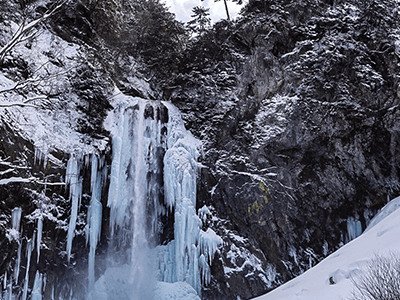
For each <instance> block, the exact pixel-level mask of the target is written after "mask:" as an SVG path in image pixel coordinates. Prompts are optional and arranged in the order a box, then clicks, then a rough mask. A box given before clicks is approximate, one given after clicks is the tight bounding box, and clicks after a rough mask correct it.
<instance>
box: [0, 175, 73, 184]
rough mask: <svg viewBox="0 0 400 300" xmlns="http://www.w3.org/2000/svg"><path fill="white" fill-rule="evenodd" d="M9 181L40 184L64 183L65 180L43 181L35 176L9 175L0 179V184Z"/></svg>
mask: <svg viewBox="0 0 400 300" xmlns="http://www.w3.org/2000/svg"><path fill="white" fill-rule="evenodd" d="M9 183H37V184H41V185H65V182H44V181H41V180H39V178H36V177H29V178H23V177H10V178H5V179H0V185H6V184H9Z"/></svg>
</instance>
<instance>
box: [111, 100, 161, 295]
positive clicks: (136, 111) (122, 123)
mask: <svg viewBox="0 0 400 300" xmlns="http://www.w3.org/2000/svg"><path fill="white" fill-rule="evenodd" d="M158 105H159V103H158V102H148V101H144V100H141V99H135V100H134V101H132V102H131V103H124V104H121V106H120V107H119V108H117V109H116V113H117V116H115V117H116V118H115V119H114V124H113V126H112V128H111V135H112V142H113V158H112V165H111V179H110V187H109V194H108V203H107V205H108V206H109V207H110V209H111V211H110V227H111V235H112V240H114V241H115V244H118V245H120V246H121V247H124V245H130V246H129V252H130V255H128V256H130V257H129V258H128V259H129V264H130V266H131V268H130V270H131V274H130V277H131V282H132V287H133V289H134V291H135V293H137V294H140V295H141V293H146V289H147V290H151V288H149V287H148V285H149V282H150V281H151V280H149V278H151V277H152V274H151V273H152V270H151V263H152V259H150V258H149V257H148V255H149V253H151V252H150V251H149V250H148V249H149V239H148V237H147V235H148V236H149V237H151V236H154V235H155V232H157V231H158V225H157V217H158V210H159V209H160V208H159V206H160V205H159V204H158V203H154V202H157V196H156V194H157V192H158V191H156V190H159V189H160V187H159V188H155V186H152V182H153V181H154V182H153V183H154V184H155V185H157V183H156V182H157V178H153V179H154V180H152V177H157V173H158V170H157V164H156V163H155V161H156V160H157V156H158V151H159V150H160V148H161V144H162V138H161V135H162V134H161V131H162V130H161V127H162V126H161V121H160V118H159V113H160V111H159V107H158ZM153 196H154V197H153ZM149 208H151V210H150V209H149ZM147 292H148V291H147ZM146 297H147V295H143V296H142V298H146Z"/></svg>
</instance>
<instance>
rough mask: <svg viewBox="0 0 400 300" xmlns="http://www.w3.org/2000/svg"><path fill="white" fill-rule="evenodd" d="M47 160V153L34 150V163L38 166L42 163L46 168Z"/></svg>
mask: <svg viewBox="0 0 400 300" xmlns="http://www.w3.org/2000/svg"><path fill="white" fill-rule="evenodd" d="M47 160H48V158H47V153H44V152H42V151H41V150H39V149H38V148H35V157H34V163H35V164H40V163H42V162H43V167H44V168H46V165H47Z"/></svg>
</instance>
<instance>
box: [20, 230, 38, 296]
mask: <svg viewBox="0 0 400 300" xmlns="http://www.w3.org/2000/svg"><path fill="white" fill-rule="evenodd" d="M34 240H35V237H33V238H32V239H30V240H28V243H27V247H26V252H27V253H26V255H27V262H26V271H25V280H24V290H23V293H22V300H26V298H27V296H28V283H29V268H30V265H31V254H32V250H33V246H34Z"/></svg>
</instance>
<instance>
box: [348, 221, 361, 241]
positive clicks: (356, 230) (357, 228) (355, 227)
mask: <svg viewBox="0 0 400 300" xmlns="http://www.w3.org/2000/svg"><path fill="white" fill-rule="evenodd" d="M361 233H362V225H361V222H360V221H359V220H357V219H356V218H354V217H349V218H348V219H347V241H346V242H350V241H351V240H353V239H355V238H356V237H358V236H360V235H361Z"/></svg>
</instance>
